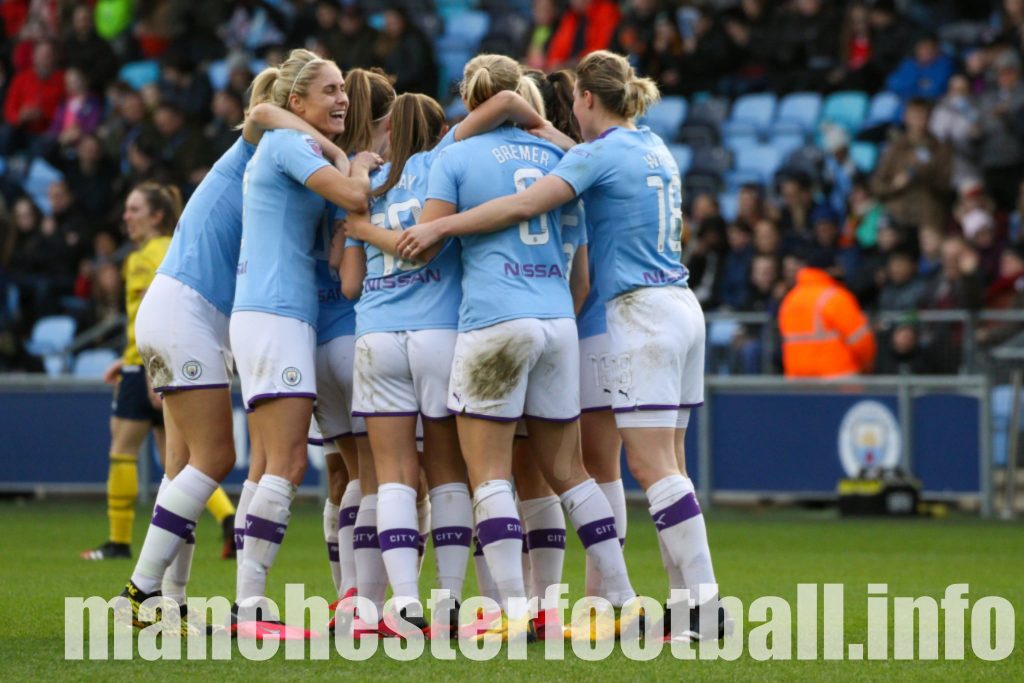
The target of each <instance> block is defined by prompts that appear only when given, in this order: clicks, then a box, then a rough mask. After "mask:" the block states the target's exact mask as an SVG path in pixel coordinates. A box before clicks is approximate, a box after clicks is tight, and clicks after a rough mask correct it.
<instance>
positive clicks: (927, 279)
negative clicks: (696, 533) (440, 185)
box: [0, 0, 1024, 373]
mask: <svg viewBox="0 0 1024 683" xmlns="http://www.w3.org/2000/svg"><path fill="white" fill-rule="evenodd" d="M0 23H2V28H0V99H2V101H3V122H2V126H0V198H2V200H3V201H2V205H0V294H2V297H0V369H32V368H37V367H38V366H37V361H34V360H33V359H31V358H30V357H29V356H28V355H27V354H26V353H25V352H24V341H25V339H26V337H27V336H28V334H29V333H30V331H31V328H32V325H33V323H34V322H35V321H36V320H38V319H39V318H40V317H42V316H45V315H51V314H55V313H63V314H70V315H72V316H74V317H75V318H77V319H78V321H79V329H82V328H83V327H85V326H89V325H92V324H95V323H97V322H101V321H103V320H106V319H110V318H112V317H115V316H117V315H118V313H119V312H120V307H121V306H122V303H121V302H122V299H123V296H122V292H121V278H120V271H119V268H120V264H121V262H122V260H123V258H124V255H125V252H126V249H128V246H126V243H125V239H124V237H123V235H122V234H121V228H120V225H121V220H120V211H121V210H122V204H123V199H124V197H125V195H126V193H127V192H128V190H129V189H130V188H131V187H132V186H133V185H134V184H136V183H138V182H139V181H141V180H144V179H151V178H152V179H157V180H160V181H163V182H173V183H176V184H178V185H179V186H180V187H181V188H182V190H183V192H184V194H185V196H186V197H187V196H188V194H189V192H190V191H191V190H192V189H194V188H195V186H196V185H197V184H198V183H199V182H200V180H201V179H202V177H203V175H204V174H205V173H206V171H207V170H208V168H209V167H210V165H211V164H212V162H213V161H214V160H215V159H216V158H217V157H218V156H219V155H220V154H221V152H223V151H224V150H225V149H227V148H228V147H229V146H230V145H231V143H232V142H233V141H234V139H235V137H236V136H237V135H238V130H237V129H236V126H237V124H238V123H239V122H240V121H241V120H242V117H243V113H244V108H245V98H246V92H245V90H246V87H247V86H248V84H249V82H250V80H251V78H252V76H253V74H254V73H255V72H257V71H258V70H259V69H260V68H262V66H263V65H265V64H268V63H270V64H273V63H276V62H277V61H278V60H280V58H281V57H282V55H283V54H284V53H285V51H286V50H287V49H288V48H291V47H298V46H303V47H308V48H310V49H313V50H316V51H318V52H320V53H322V54H323V55H325V56H328V57H330V58H333V59H334V60H335V61H337V62H338V64H339V66H340V67H341V68H342V69H349V68H352V67H356V66H360V67H366V66H380V67H382V68H384V69H385V70H386V71H387V72H388V73H390V74H393V76H394V78H395V87H396V90H398V91H399V92H410V91H411V92H424V93H428V94H431V95H434V96H437V97H438V98H439V99H440V100H441V101H442V103H443V104H445V105H450V106H449V109H448V111H449V115H450V116H452V117H453V118H454V117H457V116H459V115H460V113H461V111H462V110H461V107H460V105H459V103H458V102H457V101H456V99H457V98H455V97H454V92H455V90H454V89H453V84H454V83H455V82H456V81H457V80H458V78H459V76H460V74H461V67H462V64H464V63H465V61H467V60H468V59H469V58H470V57H472V56H473V55H475V54H476V53H477V52H484V51H495V52H502V53H506V54H510V55H513V56H516V57H517V58H519V59H521V60H522V61H523V63H524V64H527V65H529V66H533V67H537V68H542V69H545V70H552V69H560V68H572V66H573V65H574V64H575V62H576V61H577V60H578V59H579V58H580V57H581V56H582V55H584V54H586V53H587V52H589V51H591V50H595V49H601V48H611V49H614V50H616V51H619V52H621V53H623V54H625V55H627V56H628V58H629V59H630V61H631V62H632V63H633V64H634V66H635V67H636V68H637V69H638V71H640V72H642V73H643V74H646V75H649V76H651V77H653V78H655V79H657V81H658V83H659V85H660V87H661V89H662V93H663V94H664V95H665V100H664V102H663V103H662V105H661V106H660V107H658V108H656V110H655V111H654V112H651V114H650V116H649V119H650V120H649V121H647V123H649V124H650V125H651V126H652V128H654V129H655V130H656V131H657V132H659V134H661V135H662V136H663V137H664V138H665V141H666V143H669V144H670V145H671V149H672V150H673V154H675V155H676V157H677V160H679V162H680V168H681V171H682V172H683V175H684V186H685V193H684V196H685V215H686V226H687V235H686V247H685V254H684V261H685V263H686V265H687V266H688V267H689V269H690V271H691V286H692V287H693V289H694V290H695V292H696V293H697V294H698V295H699V297H700V300H701V302H702V304H703V305H704V306H705V310H706V311H709V312H711V311H723V310H725V311H743V312H766V313H768V314H774V313H775V312H776V311H777V308H778V305H779V302H780V300H781V298H782V297H783V296H784V294H785V293H786V291H788V289H789V288H790V287H791V286H792V283H793V278H794V276H795V270H796V266H797V264H799V263H800V262H801V260H802V261H803V262H807V261H808V260H812V261H814V262H815V263H827V264H830V265H828V266H827V269H828V270H829V272H830V273H831V274H832V275H834V276H835V277H837V278H838V279H839V280H840V281H841V282H843V283H844V285H845V286H846V287H848V288H849V289H850V290H851V291H852V292H853V293H854V294H855V296H856V297H857V299H858V301H859V302H860V304H861V306H863V308H864V309H865V310H866V311H868V312H869V313H877V312H879V311H886V312H900V313H901V314H905V315H903V317H902V318H900V320H898V321H897V323H896V324H895V325H891V326H890V327H887V328H884V329H883V328H881V327H880V328H879V329H880V331H881V332H883V333H884V336H883V337H880V346H881V351H880V354H879V361H878V366H877V368H876V370H877V371H885V372H891V371H900V372H906V371H912V372H917V373H922V372H949V371H956V370H957V369H958V367H959V360H958V358H956V354H950V353H942V354H940V353H933V351H934V348H932V346H931V345H932V344H933V342H935V339H934V337H935V334H934V330H931V329H929V328H927V327H926V326H922V325H921V323H920V322H919V321H918V320H917V318H916V315H915V314H914V311H919V310H927V309H938V310H961V309H967V310H979V309H982V308H986V309H987V308H1021V307H1024V229H1022V226H1021V222H1022V212H1024V182H1022V181H1024V82H1022V80H1021V68H1022V67H1021V56H1022V55H1021V52H1022V48H1024V0H932V1H928V2H925V1H923V0H903V1H901V0H850V1H839V0H703V1H702V0H624V1H622V2H615V1H614V0H561V1H560V0H532V1H530V0H507V1H499V0H476V1H471V0H400V1H399V0H291V1H288V0H235V1H227V0H204V1H203V2H194V1H191V0H134V1H133V0H75V1H72V0H0ZM787 102H789V103H791V104H792V109H789V108H788V107H789V106H790V105H789V104H787ZM753 104H757V105H758V107H757V108H756V111H755V108H753V107H752V105H753ZM797 104H799V105H800V106H799V107H798V106H797ZM748 105H751V109H749V111H750V112H754V113H755V114H757V112H761V113H760V114H757V116H760V118H757V116H755V117H754V118H748V117H746V116H745V112H747V111H748V110H747V109H746V107H747V106H748ZM876 105H877V107H876ZM830 106H831V107H832V108H831V109H830ZM808 107H810V108H811V110H812V111H813V113H811V114H807V112H808V111H809V110H808ZM858 108H860V111H859V113H854V114H851V113H850V112H851V111H854V110H857V109H858ZM876 108H877V112H876V111H875V110H876ZM790 111H791V112H795V113H798V114H801V116H803V118H802V119H801V120H800V121H794V120H790V119H789V118H787V112H790ZM830 112H831V114H830ZM875 113H879V115H878V116H873V115H874V114H875ZM762 114H763V115H762ZM659 116H660V117H662V118H661V119H660V126H659V125H658V124H659V120H658V117H659ZM666 122H667V123H666ZM766 148H767V151H766ZM765 159H767V160H768V161H764V160H765ZM750 160H754V162H750ZM748 162H749V163H748ZM879 324H880V325H881V323H879ZM1008 329H1013V328H1007V327H1006V326H1003V327H998V328H993V327H986V326H982V327H980V328H979V329H978V331H977V333H976V334H977V336H978V338H977V340H976V341H977V342H978V343H979V344H981V345H982V346H984V345H986V344H989V345H990V344H993V343H996V342H998V341H1001V340H1003V339H1005V338H1006V336H1007V330H1008ZM945 334H946V335H947V337H948V336H949V335H955V334H957V333H956V332H948V331H947V332H946V333H945ZM757 336H758V335H756V334H753V333H752V331H751V329H750V328H749V327H743V326H734V328H733V331H732V332H731V333H730V334H729V335H726V341H725V342H724V343H725V345H726V346H729V347H730V348H732V349H743V348H746V350H745V351H744V352H742V353H739V354H737V355H734V356H732V359H731V361H730V363H731V364H732V366H733V367H732V368H731V369H732V370H734V371H735V370H741V371H760V370H761V369H763V367H764V364H761V365H759V364H758V363H755V362H753V361H751V360H750V358H753V356H754V355H756V354H757V353H760V351H759V349H760V347H759V346H758V345H754V346H753V347H749V344H748V343H749V342H751V340H752V339H753V338H755V337H757ZM949 341H950V340H949V339H948V338H947V339H946V340H945V341H944V343H947V342H949ZM962 341H963V340H962V339H953V342H954V343H956V344H959V343H962ZM758 343H760V342H758ZM744 345H748V346H747V347H745V346H744ZM751 349H753V351H752V350H751ZM745 357H746V358H747V359H748V360H747V361H744V360H743V358H745ZM737 359H739V360H737Z"/></svg>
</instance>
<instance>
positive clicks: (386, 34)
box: [374, 8, 437, 94]
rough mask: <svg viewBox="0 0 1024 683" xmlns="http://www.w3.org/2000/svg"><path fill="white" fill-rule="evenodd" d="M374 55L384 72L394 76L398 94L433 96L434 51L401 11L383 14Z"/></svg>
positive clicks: (435, 70) (435, 87)
mask: <svg viewBox="0 0 1024 683" xmlns="http://www.w3.org/2000/svg"><path fill="white" fill-rule="evenodd" d="M374 56H375V58H376V60H377V61H378V62H379V63H380V66H381V67H383V68H384V70H385V71H386V72H387V73H389V74H391V75H393V76H394V77H395V90H396V91H397V92H399V93H404V92H416V93H427V94H433V93H435V92H436V91H437V69H436V67H435V66H434V48H433V46H432V45H431V44H430V41H429V40H427V37H426V36H425V35H423V32H422V31H420V29H419V28H418V27H417V26H416V25H415V24H413V23H412V22H410V21H409V17H408V15H407V14H406V13H405V10H402V9H397V8H391V9H388V10H387V11H386V12H384V30H383V31H382V32H381V33H380V34H379V35H378V36H377V42H376V43H375V45H374Z"/></svg>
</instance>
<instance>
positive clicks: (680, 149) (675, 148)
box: [668, 145, 693, 175]
mask: <svg viewBox="0 0 1024 683" xmlns="http://www.w3.org/2000/svg"><path fill="white" fill-rule="evenodd" d="M668 151H669V153H670V154H672V158H673V159H675V160H676V166H678V167H679V175H686V172H687V171H689V170H690V166H691V165H692V164H693V150H692V149H691V148H690V147H689V146H687V145H669V146H668Z"/></svg>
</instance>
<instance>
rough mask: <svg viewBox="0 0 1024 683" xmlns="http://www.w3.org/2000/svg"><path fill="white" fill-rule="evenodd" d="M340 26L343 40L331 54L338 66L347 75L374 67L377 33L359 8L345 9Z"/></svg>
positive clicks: (355, 6) (349, 7) (349, 6)
mask: <svg viewBox="0 0 1024 683" xmlns="http://www.w3.org/2000/svg"><path fill="white" fill-rule="evenodd" d="M338 25H339V27H340V29H341V35H342V37H343V40H341V42H340V43H339V44H338V45H337V46H336V47H335V48H333V49H332V52H331V54H332V55H333V56H334V61H336V62H337V63H338V66H339V67H341V69H342V70H343V71H344V72H345V73H348V70H349V69H355V68H360V69H368V68H370V67H371V66H373V46H374V44H375V43H376V42H377V31H376V29H374V28H372V27H371V26H370V25H369V24H367V23H366V18H365V17H364V16H363V11H362V10H361V9H360V8H359V6H358V5H347V6H345V7H343V8H342V9H341V17H340V19H339V23H338Z"/></svg>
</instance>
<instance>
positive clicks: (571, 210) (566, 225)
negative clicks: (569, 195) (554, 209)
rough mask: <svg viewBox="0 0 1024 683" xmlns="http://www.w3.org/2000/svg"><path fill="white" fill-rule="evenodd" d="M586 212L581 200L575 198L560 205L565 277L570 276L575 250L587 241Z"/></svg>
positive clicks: (567, 278)
mask: <svg viewBox="0 0 1024 683" xmlns="http://www.w3.org/2000/svg"><path fill="white" fill-rule="evenodd" d="M586 224H587V214H586V212H585V211H584V210H583V200H582V199H577V200H575V201H572V202H569V203H568V204H566V205H565V206H563V207H562V253H563V254H564V255H565V279H566V280H569V279H570V278H571V276H572V261H573V259H574V258H576V252H577V251H579V248H580V247H582V246H583V245H584V244H586V243H587V241H588V238H587V230H586Z"/></svg>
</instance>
